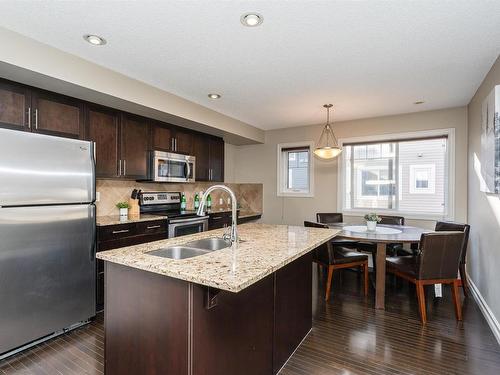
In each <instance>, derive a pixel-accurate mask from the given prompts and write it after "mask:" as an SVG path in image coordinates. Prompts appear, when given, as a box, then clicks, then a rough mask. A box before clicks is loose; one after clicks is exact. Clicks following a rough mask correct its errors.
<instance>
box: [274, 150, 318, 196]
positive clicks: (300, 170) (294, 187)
mask: <svg viewBox="0 0 500 375" xmlns="http://www.w3.org/2000/svg"><path fill="white" fill-rule="evenodd" d="M312 148H313V144H312V142H298V143H283V144H279V145H278V195H279V196H293V197H312V196H313V168H312V165H313V157H312Z"/></svg>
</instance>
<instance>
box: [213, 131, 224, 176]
mask: <svg viewBox="0 0 500 375" xmlns="http://www.w3.org/2000/svg"><path fill="white" fill-rule="evenodd" d="M209 148H210V157H209V160H210V161H209V178H210V181H219V182H224V141H223V140H222V139H220V138H210V140H209Z"/></svg>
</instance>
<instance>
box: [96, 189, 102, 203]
mask: <svg viewBox="0 0 500 375" xmlns="http://www.w3.org/2000/svg"><path fill="white" fill-rule="evenodd" d="M100 200H101V193H100V192H98V191H96V192H95V201H96V202H99V201H100Z"/></svg>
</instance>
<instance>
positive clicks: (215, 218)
mask: <svg viewBox="0 0 500 375" xmlns="http://www.w3.org/2000/svg"><path fill="white" fill-rule="evenodd" d="M212 219H213V220H220V219H222V216H214V217H213V218H212Z"/></svg>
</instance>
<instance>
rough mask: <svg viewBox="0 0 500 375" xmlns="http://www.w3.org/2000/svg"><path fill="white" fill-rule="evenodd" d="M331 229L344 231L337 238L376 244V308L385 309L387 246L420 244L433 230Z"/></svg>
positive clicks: (348, 226) (344, 225)
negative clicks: (424, 235) (393, 244)
mask: <svg viewBox="0 0 500 375" xmlns="http://www.w3.org/2000/svg"><path fill="white" fill-rule="evenodd" d="M328 226H329V227H330V228H335V229H339V228H340V229H342V231H341V232H339V233H338V234H337V236H336V237H335V238H342V239H349V240H355V241H358V242H368V243H373V244H376V246H377V255H376V260H375V261H376V267H375V268H376V275H375V308H376V309H381V310H384V309H385V259H386V255H387V244H391V243H403V244H404V243H407V244H408V243H419V242H420V237H421V235H422V234H423V233H430V232H433V231H432V230H428V229H423V228H418V227H412V226H407V225H385V224H378V225H377V227H376V229H375V230H374V231H371V230H368V228H367V227H366V225H355V224H347V223H328Z"/></svg>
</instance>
